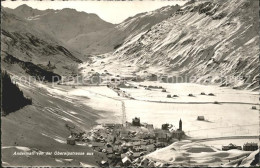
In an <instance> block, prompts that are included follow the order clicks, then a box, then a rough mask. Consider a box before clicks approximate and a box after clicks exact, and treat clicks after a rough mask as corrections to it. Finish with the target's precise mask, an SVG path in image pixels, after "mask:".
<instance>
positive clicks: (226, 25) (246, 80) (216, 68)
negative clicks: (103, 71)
mask: <svg viewBox="0 0 260 168" xmlns="http://www.w3.org/2000/svg"><path fill="white" fill-rule="evenodd" d="M139 35H140V37H139V38H136V39H133V40H132V41H131V42H128V43H125V44H124V45H122V46H121V47H120V48H118V49H117V51H116V52H115V53H114V55H115V57H116V58H117V59H119V60H120V61H127V62H130V63H131V64H135V65H137V66H142V67H148V68H147V70H148V71H149V67H150V69H151V67H153V68H154V67H160V68H163V69H164V71H162V73H164V74H168V75H169V74H170V75H173V74H175V75H176V74H177V75H181V76H183V77H185V76H188V77H191V76H193V79H194V81H195V82H202V83H218V84H219V85H222V86H229V85H231V86H234V87H235V88H245V87H247V88H251V89H257V88H259V86H258V79H259V63H258V59H259V58H258V55H259V46H258V44H259V36H258V2H257V1H250V0H231V1H220V0H215V1H198V2H195V3H190V4H187V5H185V6H183V7H182V8H181V9H179V10H178V11H177V12H176V13H174V15H173V16H172V17H170V18H168V19H166V20H164V21H162V22H160V23H158V24H156V25H154V26H153V27H152V28H151V29H150V30H148V31H147V32H145V33H144V34H139ZM194 75H195V76H194Z"/></svg>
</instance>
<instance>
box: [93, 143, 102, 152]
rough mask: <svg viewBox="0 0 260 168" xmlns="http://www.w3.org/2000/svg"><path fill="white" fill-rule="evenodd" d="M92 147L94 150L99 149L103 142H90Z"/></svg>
mask: <svg viewBox="0 0 260 168" xmlns="http://www.w3.org/2000/svg"><path fill="white" fill-rule="evenodd" d="M92 147H93V149H94V150H96V151H100V150H102V148H103V147H104V143H100V142H92Z"/></svg>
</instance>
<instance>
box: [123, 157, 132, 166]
mask: <svg viewBox="0 0 260 168" xmlns="http://www.w3.org/2000/svg"><path fill="white" fill-rule="evenodd" d="M122 163H123V164H124V166H129V165H130V164H131V160H130V159H129V157H127V156H126V157H124V158H123V159H122Z"/></svg>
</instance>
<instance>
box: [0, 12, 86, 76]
mask: <svg viewBox="0 0 260 168" xmlns="http://www.w3.org/2000/svg"><path fill="white" fill-rule="evenodd" d="M1 16H2V23H3V24H2V25H1V26H2V30H1V33H2V36H1V54H2V56H1V59H2V66H3V68H4V69H8V71H14V72H19V71H18V69H17V66H16V65H15V64H10V63H8V62H6V61H5V57H6V56H8V55H12V56H13V57H15V58H17V59H19V60H20V61H23V62H31V63H32V64H35V65H37V66H39V67H41V68H43V69H46V70H51V71H54V72H56V73H58V74H61V75H62V74H63V75H65V74H67V73H71V72H72V71H74V69H75V68H74V67H76V65H77V64H78V63H81V62H82V60H84V59H85V58H84V57H83V55H82V54H80V53H79V52H76V51H74V50H71V49H70V48H68V47H66V45H64V44H63V43H62V42H60V41H59V40H57V39H56V38H55V37H53V36H51V35H50V34H48V33H46V32H45V31H42V30H40V29H37V28H36V27H35V26H34V25H33V24H31V23H30V22H28V21H27V20H25V19H22V18H20V17H18V16H16V15H14V14H11V13H9V12H6V11H5V10H4V9H2V12H1ZM7 67H8V68H7Z"/></svg>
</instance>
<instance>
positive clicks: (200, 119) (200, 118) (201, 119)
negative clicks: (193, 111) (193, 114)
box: [197, 116, 205, 121]
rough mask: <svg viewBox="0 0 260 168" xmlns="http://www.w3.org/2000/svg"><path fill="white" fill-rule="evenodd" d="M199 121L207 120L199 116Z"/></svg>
mask: <svg viewBox="0 0 260 168" xmlns="http://www.w3.org/2000/svg"><path fill="white" fill-rule="evenodd" d="M197 120H199V121H204V120H205V118H204V116H198V117H197Z"/></svg>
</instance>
